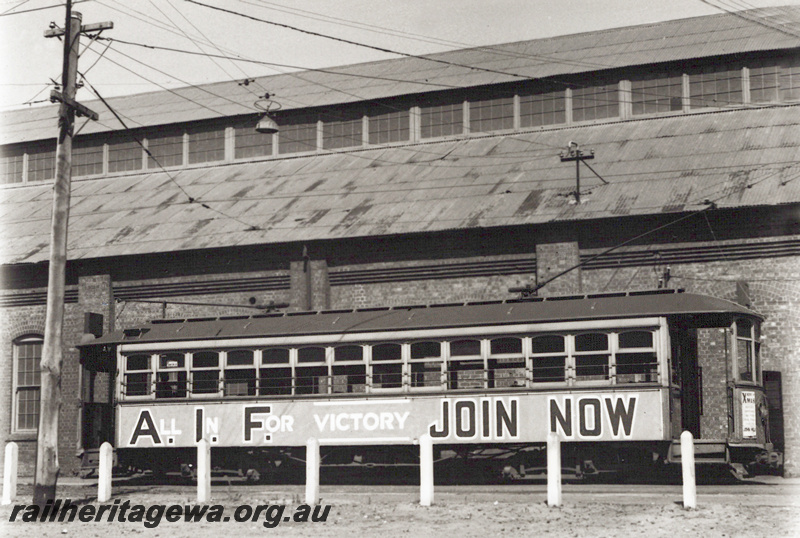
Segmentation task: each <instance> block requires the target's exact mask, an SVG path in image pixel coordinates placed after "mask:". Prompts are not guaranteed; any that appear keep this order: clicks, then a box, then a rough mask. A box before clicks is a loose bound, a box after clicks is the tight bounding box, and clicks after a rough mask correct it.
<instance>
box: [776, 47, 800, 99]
mask: <svg viewBox="0 0 800 538" xmlns="http://www.w3.org/2000/svg"><path fill="white" fill-rule="evenodd" d="M780 85H781V99H782V100H783V101H794V100H797V99H800V57H797V56H795V57H792V58H789V59H786V60H784V61H783V62H781V79H780Z"/></svg>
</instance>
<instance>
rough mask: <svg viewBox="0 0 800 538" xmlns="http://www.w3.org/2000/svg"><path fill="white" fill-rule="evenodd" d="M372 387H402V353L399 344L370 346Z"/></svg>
mask: <svg viewBox="0 0 800 538" xmlns="http://www.w3.org/2000/svg"><path fill="white" fill-rule="evenodd" d="M371 369H372V388H373V389H400V388H402V387H403V355H402V346H401V345H400V344H378V345H377V346H372V364H371Z"/></svg>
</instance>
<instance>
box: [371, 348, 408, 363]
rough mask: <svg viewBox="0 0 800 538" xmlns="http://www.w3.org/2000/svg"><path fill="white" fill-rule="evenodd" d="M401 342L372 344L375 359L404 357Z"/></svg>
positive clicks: (392, 359) (389, 359)
mask: <svg viewBox="0 0 800 538" xmlns="http://www.w3.org/2000/svg"><path fill="white" fill-rule="evenodd" d="M401 349H402V348H401V346H400V344H378V345H377V346H372V360H373V361H399V360H400V359H401V358H402V355H401Z"/></svg>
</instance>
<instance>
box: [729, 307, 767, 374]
mask: <svg viewBox="0 0 800 538" xmlns="http://www.w3.org/2000/svg"><path fill="white" fill-rule="evenodd" d="M745 323H746V324H748V325H749V328H748V331H747V334H746V335H743V334H742V332H743V331H742V330H741V327H742V325H743V324H745ZM732 332H733V342H734V349H733V354H732V356H733V357H734V359H735V361H736V362H735V367H734V371H735V374H736V381H737V382H739V383H752V384H755V385H761V383H762V381H761V324H760V323H758V322H757V321H754V320H751V319H749V318H737V319H735V320H734V322H733V324H732ZM742 350H745V355H744V361H743V360H742V359H743V357H742V355H741V352H742ZM743 362H745V363H746V366H747V368H746V369H745V370H743V369H742V366H743V364H742V363H743ZM743 374H748V375H747V376H745V375H743ZM748 377H749V379H748Z"/></svg>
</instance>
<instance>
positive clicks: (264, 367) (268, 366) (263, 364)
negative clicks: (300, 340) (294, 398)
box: [257, 346, 294, 396]
mask: <svg viewBox="0 0 800 538" xmlns="http://www.w3.org/2000/svg"><path fill="white" fill-rule="evenodd" d="M283 351H285V352H286V359H285V361H284V360H283V359H282V358H281V359H280V360H278V358H277V357H275V358H270V357H268V355H270V352H283ZM292 355H293V350H292V349H290V348H288V347H280V346H277V347H269V348H264V349H261V350H259V352H258V383H257V384H258V388H257V393H258V395H259V396H291V395H292V394H294V390H293V388H294V369H293V367H292V364H293V361H292ZM270 371H278V372H279V373H280V374H284V375H282V376H281V375H279V376H267V375H266V374H267V373H268V372H270ZM287 374H288V375H287ZM268 380H271V381H280V380H283V381H284V383H267V381H268ZM286 381H288V383H286Z"/></svg>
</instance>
